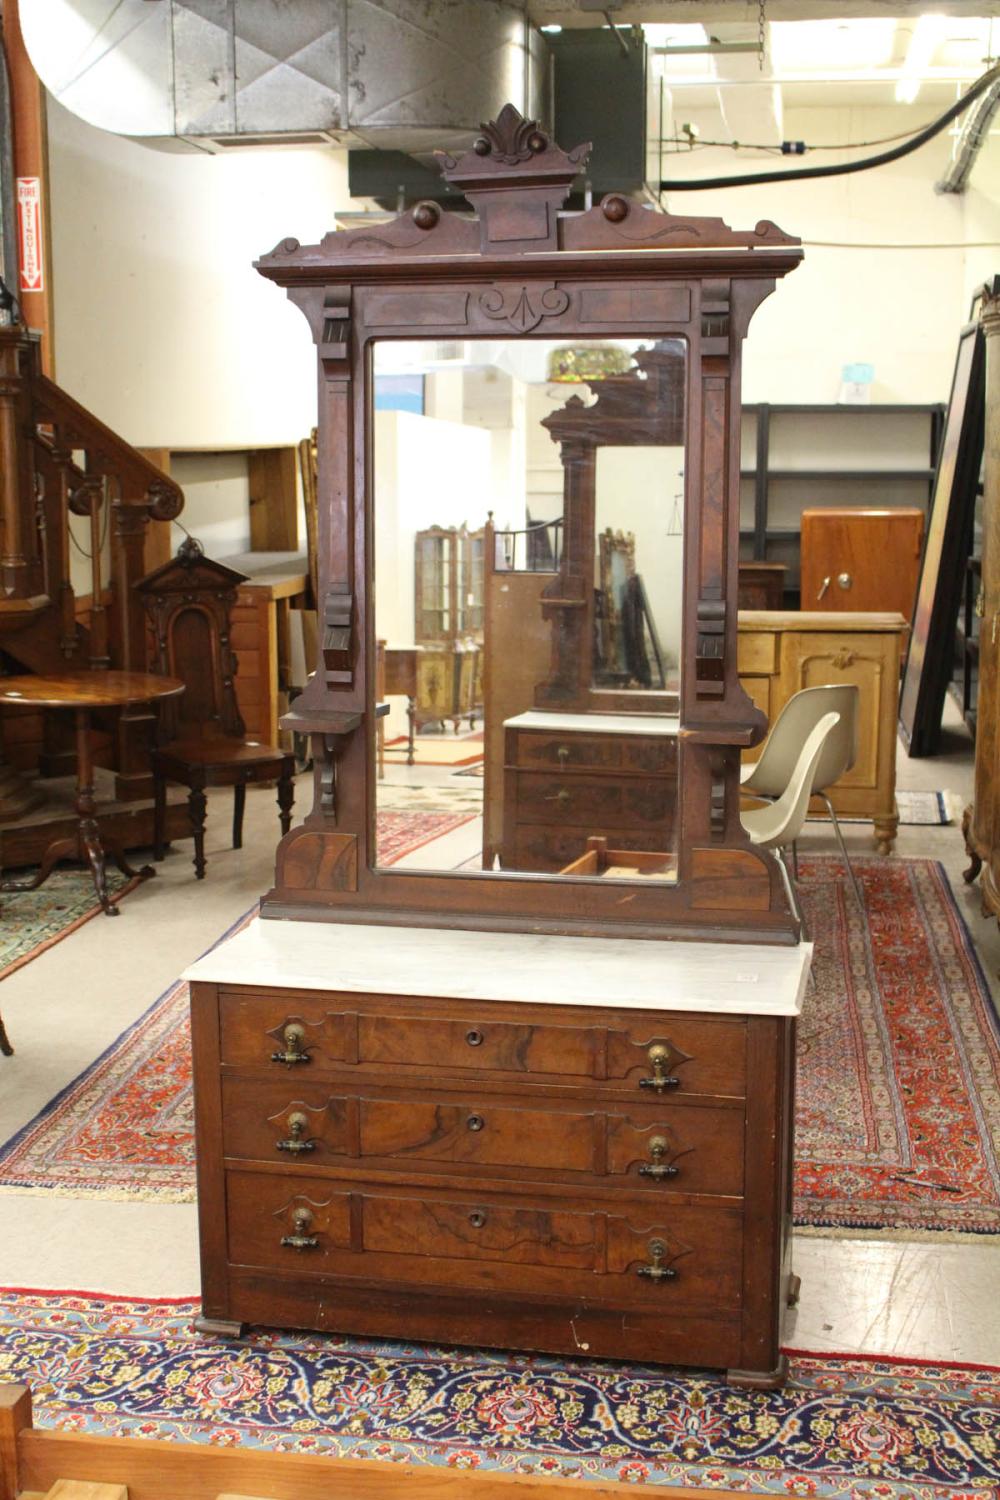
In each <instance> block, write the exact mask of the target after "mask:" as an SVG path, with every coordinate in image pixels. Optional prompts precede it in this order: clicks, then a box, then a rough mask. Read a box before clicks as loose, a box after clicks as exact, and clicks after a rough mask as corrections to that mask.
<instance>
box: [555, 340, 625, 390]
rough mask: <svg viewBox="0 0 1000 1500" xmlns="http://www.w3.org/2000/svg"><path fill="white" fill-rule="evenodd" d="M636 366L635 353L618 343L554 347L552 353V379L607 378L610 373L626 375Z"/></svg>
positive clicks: (577, 381) (588, 379)
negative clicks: (633, 358)
mask: <svg viewBox="0 0 1000 1500" xmlns="http://www.w3.org/2000/svg"><path fill="white" fill-rule="evenodd" d="M631 368H632V356H631V355H630V354H629V352H628V350H627V349H621V348H619V347H618V345H617V344H589V345H585V346H583V347H581V348H579V349H575V348H573V347H571V346H568V347H566V348H563V349H553V350H552V353H551V354H550V355H549V372H548V378H549V380H550V381H565V382H566V383H567V384H580V383H582V382H584V381H586V382H588V383H589V382H590V381H592V380H607V378H608V376H609V375H625V374H627V373H628V371H629V370H630V369H631Z"/></svg>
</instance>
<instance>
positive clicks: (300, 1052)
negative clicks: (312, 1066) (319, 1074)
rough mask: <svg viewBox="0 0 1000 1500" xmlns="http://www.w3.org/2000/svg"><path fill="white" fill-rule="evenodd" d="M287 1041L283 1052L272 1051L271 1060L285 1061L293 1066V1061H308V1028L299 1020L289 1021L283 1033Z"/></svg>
mask: <svg viewBox="0 0 1000 1500" xmlns="http://www.w3.org/2000/svg"><path fill="white" fill-rule="evenodd" d="M281 1035H282V1039H283V1041H284V1043H285V1050H284V1051H283V1052H272V1053H271V1061H272V1062H281V1063H285V1064H286V1065H287V1066H288V1067H291V1065H292V1064H293V1063H307V1062H308V1061H309V1053H308V1052H306V1050H305V1039H306V1029H305V1027H304V1026H302V1025H300V1023H299V1022H298V1021H289V1023H288V1025H287V1026H286V1027H285V1028H284V1030H283V1031H282V1033H281Z"/></svg>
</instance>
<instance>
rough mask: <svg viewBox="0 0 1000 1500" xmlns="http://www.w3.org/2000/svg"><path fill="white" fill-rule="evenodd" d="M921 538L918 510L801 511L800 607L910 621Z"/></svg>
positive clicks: (921, 512)
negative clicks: (888, 613) (879, 613)
mask: <svg viewBox="0 0 1000 1500" xmlns="http://www.w3.org/2000/svg"><path fill="white" fill-rule="evenodd" d="M923 539H924V515H923V511H920V510H903V509H900V510H839V509H838V510H833V509H831V510H804V511H803V512H802V584H801V588H802V608H803V609H804V610H824V609H825V610H836V611H838V612H839V611H846V610H861V611H875V610H892V611H893V612H895V613H898V614H901V615H902V616H903V618H904V619H906V620H909V619H911V618H912V616H913V605H914V601H915V599H916V594H917V577H918V575H919V572H920V553H921V548H922V545H923Z"/></svg>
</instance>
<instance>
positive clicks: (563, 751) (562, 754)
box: [556, 745, 569, 765]
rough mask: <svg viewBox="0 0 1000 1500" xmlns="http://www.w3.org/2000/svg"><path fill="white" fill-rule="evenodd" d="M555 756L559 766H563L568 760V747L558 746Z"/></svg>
mask: <svg viewBox="0 0 1000 1500" xmlns="http://www.w3.org/2000/svg"><path fill="white" fill-rule="evenodd" d="M556 755H557V756H558V757H559V762H560V764H561V765H565V764H566V762H567V761H568V760H569V746H568V745H560V746H559V748H558V750H557V751H556Z"/></svg>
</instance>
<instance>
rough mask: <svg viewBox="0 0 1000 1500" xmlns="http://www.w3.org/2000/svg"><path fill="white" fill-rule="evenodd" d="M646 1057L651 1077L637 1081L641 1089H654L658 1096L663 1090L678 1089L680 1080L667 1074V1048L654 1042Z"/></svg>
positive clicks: (668, 1053)
mask: <svg viewBox="0 0 1000 1500" xmlns="http://www.w3.org/2000/svg"><path fill="white" fill-rule="evenodd" d="M646 1056H647V1057H648V1058H649V1060H650V1062H651V1063H652V1065H653V1076H652V1078H640V1079H639V1087H640V1088H641V1089H655V1090H656V1092H657V1093H658V1094H662V1093H663V1090H664V1089H676V1088H679V1087H680V1082H681V1081H680V1079H679V1078H674V1077H673V1075H672V1074H669V1073H668V1072H667V1068H668V1067H669V1065H670V1048H669V1047H664V1045H663V1043H662V1042H656V1043H655V1044H654V1045H653V1046H652V1047H649V1048H647V1050H646Z"/></svg>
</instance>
